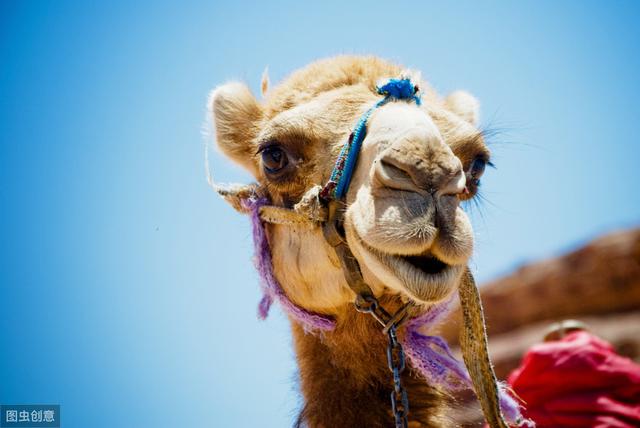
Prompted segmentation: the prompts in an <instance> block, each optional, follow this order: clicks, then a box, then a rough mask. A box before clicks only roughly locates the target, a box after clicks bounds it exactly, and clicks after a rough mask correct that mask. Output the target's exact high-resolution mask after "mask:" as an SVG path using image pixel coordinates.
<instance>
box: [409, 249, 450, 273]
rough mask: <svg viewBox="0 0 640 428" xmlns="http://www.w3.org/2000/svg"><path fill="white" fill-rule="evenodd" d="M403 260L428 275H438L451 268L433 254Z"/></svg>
mask: <svg viewBox="0 0 640 428" xmlns="http://www.w3.org/2000/svg"><path fill="white" fill-rule="evenodd" d="M402 258H403V259H404V260H405V261H406V262H407V263H409V264H411V265H412V266H413V267H414V268H416V269H419V270H421V271H422V272H424V273H426V274H427V275H437V274H439V273H441V272H442V271H444V270H445V269H446V268H447V267H448V266H449V265H448V264H446V263H445V262H443V261H442V260H440V259H438V258H437V257H435V256H433V255H432V254H426V255H421V256H404V257H402Z"/></svg>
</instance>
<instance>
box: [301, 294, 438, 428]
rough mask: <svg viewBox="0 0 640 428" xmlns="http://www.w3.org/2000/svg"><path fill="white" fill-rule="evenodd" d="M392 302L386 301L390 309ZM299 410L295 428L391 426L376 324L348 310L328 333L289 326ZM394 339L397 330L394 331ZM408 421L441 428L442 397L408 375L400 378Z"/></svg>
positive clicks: (387, 375)
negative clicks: (300, 400)
mask: <svg viewBox="0 0 640 428" xmlns="http://www.w3.org/2000/svg"><path fill="white" fill-rule="evenodd" d="M394 304H395V306H399V303H398V302H394V301H389V300H388V299H387V301H386V302H385V307H389V308H390V309H393V306H394ZM292 326H293V327H292V330H293V338H294V346H295V351H296V356H297V360H298V366H299V376H300V390H301V392H302V395H303V398H304V403H305V404H304V407H303V409H302V411H301V414H300V417H299V426H302V427H309V428H340V427H381V428H382V427H385V428H386V427H393V426H394V425H393V416H392V414H391V405H390V395H391V391H392V375H391V372H390V371H389V368H388V367H387V357H386V348H387V338H386V336H385V335H384V334H383V333H382V331H381V328H380V326H379V324H377V323H376V322H375V320H373V318H371V317H370V316H367V315H366V314H361V313H359V312H357V311H356V310H355V309H354V308H353V307H352V306H351V305H349V306H346V307H344V308H343V309H342V310H341V311H340V312H339V314H338V315H337V317H336V327H335V329H334V330H332V331H329V332H322V333H305V331H304V329H303V328H302V327H301V326H300V325H299V324H297V323H295V322H292ZM399 334H400V335H402V334H403V331H402V329H400V331H399ZM402 381H403V384H404V385H405V388H406V389H407V394H408V397H409V420H410V421H418V422H421V424H419V425H415V426H421V427H430V426H442V419H441V417H440V407H441V404H442V402H443V399H442V396H441V394H440V393H439V392H437V391H436V390H435V389H432V388H431V387H429V386H428V385H427V384H426V382H425V381H424V380H423V379H421V378H418V377H417V375H416V374H415V373H412V370H411V369H410V368H409V370H406V371H405V372H404V374H403V379H402ZM412 426H414V425H412Z"/></svg>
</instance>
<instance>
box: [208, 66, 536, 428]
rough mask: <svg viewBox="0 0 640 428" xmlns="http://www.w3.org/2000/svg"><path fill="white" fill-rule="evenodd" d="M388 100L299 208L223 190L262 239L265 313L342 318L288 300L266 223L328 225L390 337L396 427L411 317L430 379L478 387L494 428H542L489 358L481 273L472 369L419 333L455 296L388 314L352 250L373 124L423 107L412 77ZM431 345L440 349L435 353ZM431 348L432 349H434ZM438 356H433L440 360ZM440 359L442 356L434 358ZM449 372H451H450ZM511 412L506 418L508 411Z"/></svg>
mask: <svg viewBox="0 0 640 428" xmlns="http://www.w3.org/2000/svg"><path fill="white" fill-rule="evenodd" d="M377 90H378V94H380V95H382V96H383V98H382V99H381V100H379V101H378V102H376V103H375V104H374V105H373V106H372V107H371V108H369V109H368V110H367V111H366V112H365V113H364V114H363V115H362V117H361V118H360V120H359V121H358V123H357V125H356V127H355V128H354V130H353V132H352V133H351V134H350V136H349V139H348V141H347V142H346V143H345V144H344V146H343V147H342V150H341V151H340V154H339V155H338V158H337V160H336V163H335V165H334V168H333V171H332V173H331V176H330V178H329V181H328V182H327V183H326V184H325V185H324V186H323V187H320V186H315V187H314V188H312V189H311V190H310V191H308V192H307V193H306V194H305V195H304V196H303V197H302V199H301V201H300V202H299V203H298V204H296V205H295V206H294V208H293V209H288V208H283V207H276V206H273V205H270V204H269V201H268V198H267V197H266V196H264V195H262V194H261V191H260V189H259V188H258V187H257V186H244V187H240V188H221V187H219V186H216V187H215V188H216V190H217V191H218V193H219V194H220V195H221V196H223V197H225V198H227V199H229V200H230V199H231V197H234V198H239V200H241V201H242V202H241V207H240V208H241V209H243V210H245V211H247V212H249V213H250V214H251V216H252V224H253V233H254V242H255V245H256V266H257V268H258V270H259V273H260V276H261V279H262V281H263V291H264V297H263V299H262V301H261V302H260V305H259V316H260V317H261V318H264V317H266V315H267V313H268V310H269V307H270V305H271V303H272V301H273V300H274V299H276V300H278V301H279V302H280V304H281V305H282V306H283V307H284V309H285V310H286V311H287V312H288V313H289V314H290V315H291V316H292V317H293V318H295V319H296V320H298V321H299V322H301V324H302V325H303V326H304V328H305V329H306V330H312V331H313V330H325V331H326V330H332V329H333V327H334V326H335V321H334V320H333V319H332V318H331V317H329V316H326V315H323V314H317V313H314V312H310V311H308V310H306V309H304V308H302V307H300V306H297V305H295V304H294V303H293V302H291V300H289V299H288V297H287V296H286V294H285V293H284V290H283V289H282V287H281V286H280V284H279V283H278V281H277V279H276V278H275V275H274V274H273V270H272V263H271V254H270V249H269V244H268V240H267V239H266V232H265V230H264V224H263V223H265V222H266V223H274V224H280V225H296V226H303V225H304V226H310V227H318V226H320V227H321V228H322V232H323V235H324V238H325V240H326V241H327V243H328V244H329V245H330V246H331V247H333V249H334V250H335V252H336V254H337V256H338V258H339V260H340V263H341V266H342V272H343V274H344V277H345V279H346V282H347V284H348V285H349V287H350V288H351V290H352V291H353V292H354V294H355V296H356V297H355V300H354V306H355V308H356V310H357V311H359V312H361V313H365V314H369V315H370V316H372V317H373V318H374V319H375V320H376V322H378V323H379V324H380V327H381V329H382V332H383V333H384V334H385V335H386V336H387V338H388V346H387V360H388V364H389V369H390V371H391V372H392V375H393V391H392V393H391V408H392V412H393V415H394V418H395V427H396V428H406V427H407V426H408V412H409V402H408V397H407V392H406V390H405V388H404V387H403V385H402V380H401V374H402V372H403V370H404V369H405V366H406V361H405V349H404V348H403V344H402V343H401V341H400V340H399V339H398V335H397V330H398V328H399V327H400V326H401V325H402V324H403V323H406V324H408V325H407V330H408V334H407V336H408V338H407V339H405V341H404V342H403V343H404V344H405V347H407V352H409V354H408V356H409V358H410V359H411V360H412V362H417V363H414V365H416V366H417V369H418V371H420V372H421V373H422V374H423V375H424V376H425V377H431V378H432V379H431V380H432V381H438V380H439V381H440V382H441V384H443V385H445V386H449V387H451V384H450V383H449V382H448V381H447V380H446V379H445V378H446V377H447V374H448V373H449V372H450V373H452V374H453V375H455V376H456V377H457V379H458V381H459V382H460V383H462V384H464V385H466V386H469V387H473V389H474V390H475V392H476V395H477V397H478V400H479V401H480V404H481V407H482V410H483V413H484V415H485V418H486V420H487V422H488V423H489V426H491V427H492V428H496V427H497V428H506V427H508V424H507V423H506V422H505V417H504V416H506V418H507V419H508V420H509V421H510V422H511V423H513V424H515V425H517V426H525V425H526V426H534V425H533V423H532V422H531V421H528V420H526V419H523V418H522V416H521V415H520V411H519V405H518V404H517V403H516V402H515V401H514V400H513V399H512V398H511V397H510V396H509V395H508V394H507V393H506V391H505V389H504V387H503V386H502V385H500V384H499V383H498V382H497V379H496V377H495V373H494V371H493V367H492V365H491V362H490V360H489V354H488V349H487V335H486V331H485V323H484V315H483V310H482V305H481V302H480V296H479V293H478V289H477V287H476V284H475V281H474V279H473V275H472V274H471V272H470V271H469V270H468V269H467V270H466V272H465V274H464V275H463V280H462V282H461V284H460V286H459V289H458V293H459V297H460V304H461V307H462V314H463V320H464V326H463V328H462V331H461V334H460V345H461V349H462V352H463V359H464V363H465V365H466V367H467V370H468V372H467V371H466V370H464V367H463V366H462V365H461V364H460V363H459V362H458V361H457V360H456V359H455V358H454V357H453V355H451V353H450V351H449V349H448V346H447V345H446V343H445V342H444V340H442V339H441V338H439V337H434V336H424V335H422V334H420V333H419V332H418V328H417V327H419V326H421V325H422V324H420V323H426V322H436V321H438V320H440V319H442V318H443V316H444V314H445V313H446V309H447V308H448V307H449V303H450V301H451V300H452V297H451V298H450V299H449V300H448V301H446V302H443V303H438V304H435V305H434V306H433V307H432V308H431V309H430V310H429V311H427V312H426V313H424V314H422V315H419V316H417V317H414V318H413V319H411V317H410V314H411V312H412V309H414V306H415V305H414V304H413V303H412V302H411V301H409V302H408V303H405V304H404V305H402V306H401V307H400V308H399V309H398V310H397V311H395V312H394V313H389V312H387V311H386V310H385V309H384V308H383V307H382V305H381V304H380V302H379V301H378V299H377V298H376V297H375V295H374V293H373V291H372V290H371V288H370V287H369V285H368V284H367V283H366V282H365V281H364V279H363V276H362V272H361V270H360V265H359V263H358V261H357V259H356V258H355V257H354V255H353V253H352V252H351V250H350V248H349V245H348V243H347V240H346V238H345V235H344V229H343V215H344V210H345V207H346V204H345V202H344V198H345V195H346V193H347V190H348V188H349V184H350V181H351V176H352V174H353V171H354V170H355V165H356V161H357V158H358V154H359V151H360V147H361V145H362V142H363V140H364V138H365V136H366V131H367V123H368V120H369V117H370V116H371V114H372V113H373V112H374V111H375V110H376V109H377V108H379V107H381V106H383V105H384V104H386V103H388V102H390V101H409V102H411V101H413V102H415V103H416V104H417V105H420V103H421V100H420V95H419V88H418V87H417V86H416V85H414V84H413V83H412V82H411V80H410V79H408V78H400V79H390V80H389V81H388V82H387V83H386V84H384V85H382V86H379V87H378V88H377ZM430 345H434V346H433V347H435V348H438V349H439V350H440V353H434V352H433V351H432V350H431V348H430ZM429 351H431V352H429ZM432 360H433V361H432ZM434 361H435V362H434ZM434 364H435V365H438V364H440V367H442V368H443V369H442V370H444V371H445V372H444V373H443V372H442V370H440V371H437V370H436V371H435V372H434V371H433V370H432V369H433V367H431V366H433V365H434ZM447 370H449V372H447ZM503 411H504V416H503Z"/></svg>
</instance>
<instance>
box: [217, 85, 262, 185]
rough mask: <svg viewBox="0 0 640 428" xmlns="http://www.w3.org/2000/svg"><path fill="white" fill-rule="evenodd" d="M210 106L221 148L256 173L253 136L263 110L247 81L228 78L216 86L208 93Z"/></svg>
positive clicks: (256, 133) (255, 133)
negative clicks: (244, 82) (225, 81)
mask: <svg viewBox="0 0 640 428" xmlns="http://www.w3.org/2000/svg"><path fill="white" fill-rule="evenodd" d="M209 110H210V114H211V116H212V117H213V124H214V126H215V130H216V141H217V143H218V147H219V148H220V150H222V152H223V153H224V154H225V155H227V156H228V157H229V158H230V159H231V160H233V161H234V162H236V163H238V164H240V165H241V166H243V167H244V168H246V169H247V170H249V172H250V173H251V174H253V176H254V177H256V176H257V163H256V157H255V154H256V148H255V147H254V143H253V140H254V139H255V138H256V136H257V135H258V132H259V128H258V126H259V121H260V119H261V118H262V114H263V112H262V107H261V106H260V104H259V103H258V101H257V100H256V98H255V97H254V96H253V94H252V93H251V91H250V90H249V88H248V87H247V85H245V84H243V83H240V82H230V83H227V84H225V85H222V86H219V87H217V88H216V89H214V90H213V91H212V92H211V95H210V96H209Z"/></svg>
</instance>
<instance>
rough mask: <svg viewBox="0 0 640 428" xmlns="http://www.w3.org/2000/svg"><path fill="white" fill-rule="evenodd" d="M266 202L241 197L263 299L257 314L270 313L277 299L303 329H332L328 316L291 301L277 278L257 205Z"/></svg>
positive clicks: (332, 321)
mask: <svg viewBox="0 0 640 428" xmlns="http://www.w3.org/2000/svg"><path fill="white" fill-rule="evenodd" d="M268 202H269V201H268V200H267V199H266V198H257V199H244V200H243V201H242V206H243V207H244V208H246V209H247V210H249V211H250V212H251V227H252V229H253V243H254V246H255V257H254V263H255V266H256V269H257V270H258V274H259V275H260V285H261V287H262V293H263V297H262V300H260V303H259V304H258V317H259V318H261V319H265V318H266V317H267V315H268V314H269V308H270V307H271V303H272V302H273V301H274V300H277V301H278V303H280V305H281V306H282V308H283V309H284V310H285V312H287V313H288V314H289V315H291V316H292V317H293V318H295V319H296V320H297V321H298V322H300V323H301V324H302V325H303V327H304V329H305V330H306V331H311V330H324V331H327V330H332V329H333V328H334V327H335V321H334V320H333V319H332V318H331V317H328V316H324V315H320V314H317V313H314V312H310V311H307V310H306V309H304V308H301V307H300V306H298V305H296V304H295V303H293V302H292V301H291V300H289V298H288V297H287V295H286V293H285V292H284V290H283V289H282V286H281V285H280V283H279V282H278V280H277V279H276V276H275V275H274V273H273V264H272V261H271V249H270V247H269V241H268V240H267V234H266V233H265V230H264V225H263V224H262V220H261V219H260V207H262V206H263V205H266V204H267V203H268Z"/></svg>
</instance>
